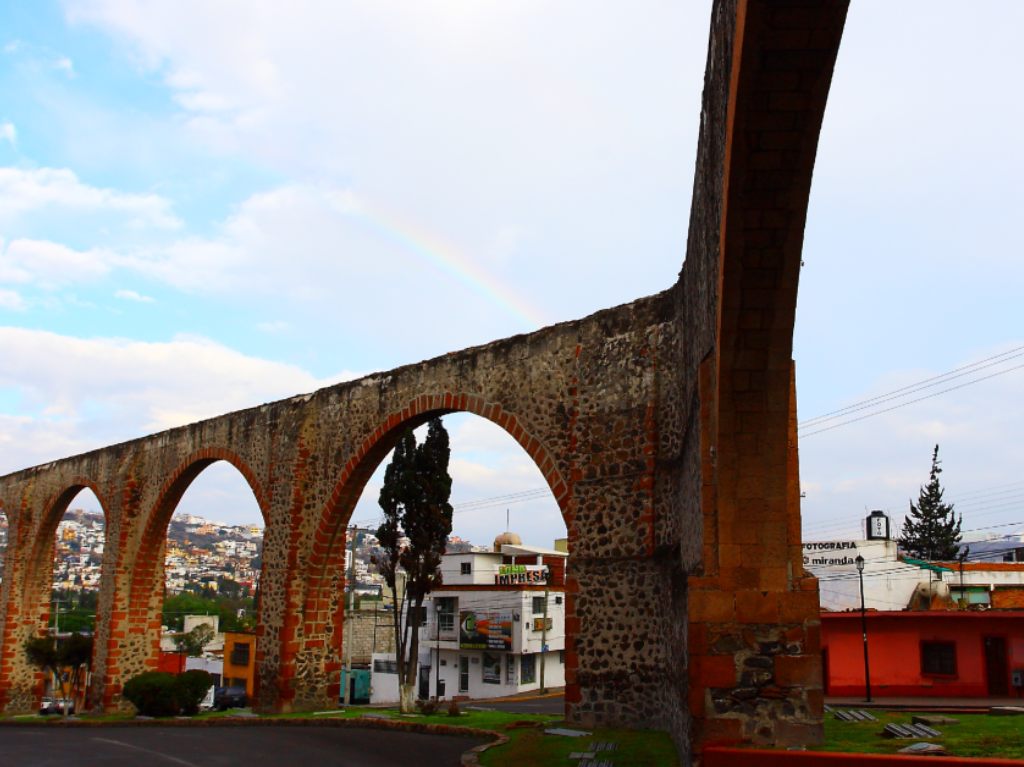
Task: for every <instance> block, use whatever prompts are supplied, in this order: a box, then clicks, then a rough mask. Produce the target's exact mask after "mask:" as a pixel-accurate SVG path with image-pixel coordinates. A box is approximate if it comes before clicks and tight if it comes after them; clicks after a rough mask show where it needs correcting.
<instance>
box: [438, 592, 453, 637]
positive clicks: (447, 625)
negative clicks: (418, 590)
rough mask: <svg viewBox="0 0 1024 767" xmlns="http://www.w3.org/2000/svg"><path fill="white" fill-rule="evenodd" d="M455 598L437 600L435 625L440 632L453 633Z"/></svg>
mask: <svg viewBox="0 0 1024 767" xmlns="http://www.w3.org/2000/svg"><path fill="white" fill-rule="evenodd" d="M457 605H458V599H457V598H456V597H438V598H437V625H438V629H439V630H440V631H455V613H456V612H457Z"/></svg>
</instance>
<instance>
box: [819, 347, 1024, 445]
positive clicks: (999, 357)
mask: <svg viewBox="0 0 1024 767" xmlns="http://www.w3.org/2000/svg"><path fill="white" fill-rule="evenodd" d="M1020 356H1024V346H1018V347H1017V348H1015V349H1010V350H1009V351H1005V352H1002V353H1000V354H994V355H992V356H991V357H986V358H985V359H982V360H978V361H977V362H972V363H970V364H969V365H963V366H961V367H958V368H954V369H953V370H950V371H948V372H946V373H942V374H940V375H937V376H932V377H931V378H925V379H924V380H922V381H918V382H916V383H912V384H908V385H907V386H903V387H901V388H899V389H893V390H892V391H890V392H886V393H885V394H879V395H877V396H875V397H870V398H868V399H866V400H861V401H860V402H855V403H853V404H852V405H847V406H846V407H843V408H839V409H838V410H833V411H831V412H828V413H825V414H823V415H819V416H815V417H814V418H809V419H807V420H806V421H804V422H802V423H801V424H800V428H806V427H809V426H816V425H817V424H818V422H825V421H831V420H833V419H835V418H841V417H843V416H845V415H848V414H849V413H853V412H857V411H859V410H864V409H865V408H868V407H871V406H873V405H875V404H881V403H882V402H888V401H890V400H892V399H899V398H900V397H905V396H908V395H909V394H913V393H915V392H917V391H922V390H924V389H930V388H931V387H933V386H939V385H941V384H943V383H945V382H946V381H951V380H953V379H955V378H961V377H963V376H965V375H970V374H971V373H974V372H977V371H978V370H984V369H986V368H990V367H993V366H994V365H1001V364H1003V363H1004V362H1006V361H1007V360H1008V359H1016V358H1017V357H1020ZM993 360H995V361H993ZM986 363H987V364H986Z"/></svg>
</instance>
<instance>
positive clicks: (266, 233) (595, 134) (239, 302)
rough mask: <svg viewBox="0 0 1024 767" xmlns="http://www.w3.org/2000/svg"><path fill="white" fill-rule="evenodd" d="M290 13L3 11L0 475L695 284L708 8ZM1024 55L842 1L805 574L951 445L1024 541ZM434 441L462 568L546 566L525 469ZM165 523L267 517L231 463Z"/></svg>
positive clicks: (102, 4)
mask: <svg viewBox="0 0 1024 767" xmlns="http://www.w3.org/2000/svg"><path fill="white" fill-rule="evenodd" d="M279 9H280V5H279V4H277V3H271V2H257V1H255V0H246V2H231V1H229V0H225V1H224V2H220V3H216V4H211V3H206V2H198V0H179V2H175V3H167V2H149V1H147V0H94V1H84V0H83V1H78V0H68V1H67V2H48V1H47V0H40V2H34V3H4V4H2V5H0V356H2V359H3V364H0V473H6V472H10V471H15V470H18V469H20V468H24V467H27V466H32V465H35V464H38V463H42V462H46V461H49V460H52V459H55V458H59V457H64V456H69V455H74V454H77V453H80V452H83V451H86V450H89V449H92V448H95V447H100V446H103V445H106V444H110V443H113V442H117V441H121V440H125V439H131V438H134V437H138V436H142V435H145V434H148V433H153V432H156V431H159V430H162V429H166V428H169V427H173V426H177V425H181V424H185V423H189V422H192V421H195V420H199V419H202V418H206V417H212V416H216V415H219V414H221V413H225V412H228V411H231V410H234V409H239V408H244V407H249V406H253V405H256V404H259V403H262V402H267V401H273V400H276V399H280V398H283V397H287V396H291V395H294V394H298V393H302V392H309V391H313V390H315V389H317V388H320V387H323V386H327V385H330V384H333V383H337V382H339V381H343V380H349V379H352V378H355V377H358V376H360V375H364V374H367V373H371V372H375V371H382V370H388V369H390V368H393V367H396V366H398V365H401V364H406V363H411V362H415V361H418V360H422V359H428V358H431V357H434V356H437V355H439V354H443V353H445V352H448V351H453V350H457V349H461V348H464V347H466V346H470V345H473V344H479V343H485V342H487V341H490V340H493V339H497V338H502V337H506V336H509V335H513V334H516V333H523V332H529V331H532V330H536V329H538V328H540V327H543V326H545V325H548V324H551V323H554V322H558V321H563V320H570V319H575V318H578V317H582V316H585V315H587V314H589V313H591V312H593V311H596V310H598V309H601V308H604V307H607V306H612V305H616V304H619V303H624V302H628V301H631V300H633V299H636V298H638V297H640V296H644V295H650V294H652V293H656V292H658V291H660V290H663V289H665V288H667V287H669V286H671V285H672V284H673V282H674V281H675V279H676V275H677V274H678V271H679V269H680V266H681V264H682V261H683V258H684V255H685V242H686V230H687V225H688V210H689V205H690V196H691V189H692V183H693V166H694V159H695V152H696V136H697V129H698V125H699V116H700V92H701V87H702V83H703V73H704V64H705V59H706V49H707V36H708V25H709V12H710V2H678V1H677V2H659V1H658V0H645V2H643V3H640V4H635V3H619V2H611V1H610V0H608V1H598V2H594V1H593V0H590V1H589V2H582V0H579V1H577V0H564V1H563V2H559V3H550V2H540V0H519V1H517V2H514V3H513V2H507V1H505V2H502V1H499V0H478V1H477V2H473V3H466V2H459V1H457V0H424V1H422V2H421V1H417V2H413V1H412V0H391V1H390V2H381V3H361V2H344V1H339V2H335V3H322V2H295V3H292V4H290V5H289V11H288V13H287V14H283V13H281V12H280V11H279ZM1022 26H1024V6H1021V5H1020V4H1019V3H1016V2H1013V1H1012V0H1003V1H1002V2H996V1H993V2H989V3H985V4H964V3H953V2H935V1H933V0H930V1H929V2H922V1H917V0H915V1H913V2H911V1H910V0H906V1H905V2H901V3H898V4H893V3H890V2H883V1H882V0H858V2H855V3H853V4H852V7H851V9H850V15H849V19H848V23H847V29H846V34H845V37H844V41H843V44H842V49H841V50H840V53H839V59H838V63H837V66H836V72H835V77H834V81H833V86H832V91H831V96H830V100H829V105H828V108H827V111H826V115H825V121H824V126H823V129H822V134H821V142H820V147H819V153H818V160H817V165H816V169H815V176H814V183H813V189H812V193H811V200H810V209H809V214H808V223H807V230H806V238H805V246H804V261H805V266H804V268H803V270H802V274H801V285H800V293H799V298H798V309H797V323H796V330H795V338H794V357H795V359H796V363H797V387H798V403H799V404H798V409H799V417H800V420H801V421H802V422H804V424H805V425H804V426H803V427H802V428H801V441H800V452H801V485H802V489H803V492H804V494H805V497H804V499H803V506H802V511H803V520H804V530H805V538H806V539H808V540H819V539H829V538H845V537H856V536H857V535H858V530H859V528H860V523H861V520H862V519H863V517H864V516H865V515H866V513H867V511H868V510H870V509H876V508H877V509H883V510H886V511H888V512H889V513H890V514H892V515H893V517H894V520H896V521H899V519H900V518H901V517H902V516H903V515H904V514H905V513H906V511H907V507H908V502H909V500H910V499H911V498H916V496H917V493H918V490H919V487H920V485H922V484H924V483H925V482H926V481H927V479H928V469H929V465H930V459H931V451H932V449H933V447H934V445H936V444H939V445H940V446H941V447H940V458H941V459H942V461H943V464H942V465H943V469H944V472H943V474H942V480H943V483H944V486H945V487H946V495H947V499H948V500H950V501H953V502H955V503H956V504H957V509H958V510H959V511H961V512H962V513H963V515H964V525H963V526H964V528H965V529H967V530H972V531H978V529H979V528H986V529H985V530H984V531H978V532H975V533H972V534H982V533H995V534H1004V533H1010V532H1016V531H1018V530H1021V529H1024V477H1022V466H1024V460H1022V459H1024V447H1022V444H1021V440H1020V439H1019V437H1018V435H1019V434H1020V433H1021V432H1022V431H1024V417H1022V414H1021V407H1020V403H1021V396H1020V391H1021V385H1022V383H1024V372H1022V370H1019V369H1015V366H1018V365H1020V364H1022V363H1024V360H1022V359H1021V353H1022V352H1024V328H1022V323H1021V317H1022V312H1021V309H1020V306H1019V304H1020V294H1021V286H1022V285H1024V259H1022V258H1021V257H1020V256H1021V251H1022V248H1021V245H1022V240H1024V235H1022V230H1021V227H1020V211H1021V209H1022V207H1024V205H1022V203H1024V193H1022V183H1021V178H1022V177H1024V151H1022V150H1021V147H1020V142H1019V130H1020V129H1019V126H1020V125H1021V124H1022V122H1024V119H1022V118H1024V114H1022V112H1024V105H1022V102H1021V100H1020V99H1019V98H1017V97H1016V94H1017V92H1018V90H1019V89H1018V87H1017V82H1016V80H1017V75H1018V73H1019V72H1021V71H1024V53H1022V52H1021V48H1020V46H1019V45H1018V40H1017V38H1016V34H1017V30H1019V29H1020V28H1021V27H1022ZM1015 350H1017V351H1015ZM1015 355H1017V356H1015ZM980 361H986V362H984V363H983V364H980V365H978V366H976V367H970V366H972V365H974V364H975V363H979V362H980ZM960 368H965V369H964V370H959V372H958V373H956V374H955V375H956V377H955V378H952V377H950V378H941V377H940V376H943V375H944V374H946V373H947V372H948V371H954V370H958V369H960ZM936 377H940V378H937V379H936V380H934V381H930V382H929V379H933V378H936ZM982 378H984V379H985V380H978V379H982ZM919 382H929V388H926V389H915V388H914V385H915V384H918V383H919ZM954 387H958V388H954ZM899 390H902V391H899ZM947 390H948V391H947ZM892 392H896V394H894V395H892V396H891V397H889V398H886V397H887V396H888V395H890V393H892ZM931 395H934V396H931ZM872 398H879V399H877V400H875V401H873V402H867V404H866V405H865V406H864V407H863V408H862V409H857V410H851V411H849V412H848V413H847V415H846V416H845V417H841V418H836V419H832V420H827V421H812V420H811V419H814V418H816V417H818V416H822V415H827V414H831V413H833V412H835V411H838V410H840V409H843V408H847V407H851V406H858V405H859V404H860V403H865V401H868V400H871V399H872ZM879 411H884V412H879ZM863 416H869V417H863ZM852 419H860V420H852ZM446 422H447V424H448V427H449V430H450V432H451V436H452V448H453V454H452V475H453V478H454V488H453V496H452V500H453V502H454V504H455V506H456V510H457V514H456V517H455V528H454V532H455V534H457V535H461V536H463V537H466V538H469V539H470V540H473V541H474V542H477V543H487V542H489V541H490V540H491V539H492V538H493V536H494V535H495V534H496V533H497V532H499V531H500V530H502V529H504V528H505V520H506V511H507V512H508V514H509V516H510V522H511V527H512V528H513V529H514V530H516V531H517V532H519V533H520V535H522V537H523V539H524V541H526V542H531V543H535V544H539V545H546V544H548V543H549V542H550V541H551V540H552V539H554V538H557V537H561V536H564V534H565V528H564V524H563V523H562V521H561V518H560V516H559V513H558V510H557V507H556V506H555V503H554V499H553V498H552V497H551V496H550V494H548V493H546V492H544V481H543V479H542V477H541V475H540V473H539V472H538V471H537V469H536V467H535V466H533V464H532V463H531V462H530V459H529V458H528V456H527V455H526V454H525V452H523V451H522V450H521V449H520V448H519V447H518V445H516V444H515V443H514V442H513V441H512V439H511V437H509V436H508V435H506V434H504V433H503V432H502V431H501V430H500V429H498V428H497V427H496V426H493V425H491V424H490V423H488V422H486V421H484V420H482V419H479V418H477V417H475V416H465V415H463V416H451V417H449V418H448V419H446ZM825 427H835V428H828V429H827V430H825ZM812 432H816V433H812ZM378 489H379V474H378V475H377V476H375V478H374V479H373V480H371V482H370V484H369V485H368V487H367V490H366V492H365V494H364V497H363V499H362V500H361V501H360V504H359V506H358V507H357V509H356V512H355V515H354V517H353V518H354V520H356V521H358V522H360V523H361V524H367V525H373V524H374V522H375V520H376V519H378V518H379V513H378V509H377V507H376V496H377V492H378ZM85 496H86V493H83V495H81V496H79V498H78V499H77V503H76V504H75V505H83V506H86V507H88V506H89V505H90V503H92V504H95V501H94V499H89V498H87V497H85ZM179 510H180V511H182V512H187V513H193V514H199V515H202V516H206V517H208V518H213V519H218V520H223V521H226V522H239V523H241V522H257V521H259V511H258V509H257V508H256V504H255V501H254V499H253V498H252V495H251V492H250V491H249V490H248V488H247V486H246V485H245V483H244V481H243V480H242V479H241V477H240V475H238V474H237V472H235V470H234V469H232V468H230V467H227V466H225V465H223V464H215V465H214V466H212V467H211V468H209V469H207V470H206V471H205V472H204V473H203V474H202V475H200V477H199V479H197V480H196V482H195V483H194V484H193V486H192V487H191V488H190V489H189V490H188V492H187V493H186V494H185V497H184V498H183V500H182V504H181V506H180V509H179Z"/></svg>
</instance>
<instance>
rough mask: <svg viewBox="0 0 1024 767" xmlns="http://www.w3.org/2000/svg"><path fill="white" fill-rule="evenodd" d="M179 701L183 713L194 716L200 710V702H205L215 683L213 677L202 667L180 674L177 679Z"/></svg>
mask: <svg viewBox="0 0 1024 767" xmlns="http://www.w3.org/2000/svg"><path fill="white" fill-rule="evenodd" d="M176 682H177V690H178V703H179V704H180V705H181V711H182V713H183V714H187V715H188V716H192V715H193V714H196V713H198V712H199V704H200V703H202V702H203V698H205V697H206V693H207V691H209V689H210V686H211V685H212V684H213V677H211V676H210V675H209V674H208V673H206V672H205V671H202V670H200V669H191V670H190V671H186V672H185V673H184V674H180V675H179V676H178V677H177V679H176Z"/></svg>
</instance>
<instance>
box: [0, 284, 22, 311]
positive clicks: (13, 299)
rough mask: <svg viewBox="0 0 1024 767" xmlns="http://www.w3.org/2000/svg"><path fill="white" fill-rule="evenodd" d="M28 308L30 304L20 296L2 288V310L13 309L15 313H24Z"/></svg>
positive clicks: (0, 289) (0, 304) (0, 301)
mask: <svg viewBox="0 0 1024 767" xmlns="http://www.w3.org/2000/svg"><path fill="white" fill-rule="evenodd" d="M27 308H28V304H27V303H26V302H25V299H23V298H22V297H21V295H20V294H18V293H16V292H15V291H13V290H7V289H6V288H0V309H11V310H13V311H22V310H24V309H27Z"/></svg>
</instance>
